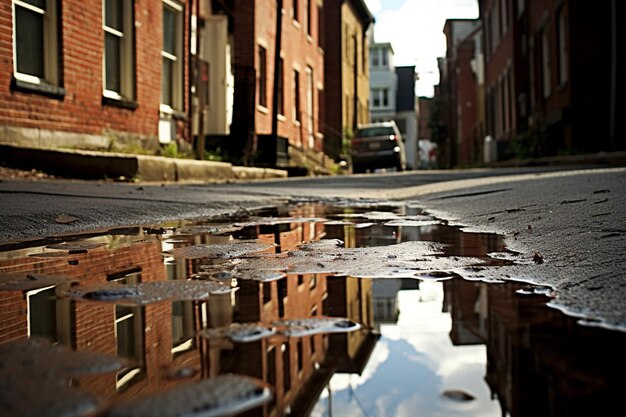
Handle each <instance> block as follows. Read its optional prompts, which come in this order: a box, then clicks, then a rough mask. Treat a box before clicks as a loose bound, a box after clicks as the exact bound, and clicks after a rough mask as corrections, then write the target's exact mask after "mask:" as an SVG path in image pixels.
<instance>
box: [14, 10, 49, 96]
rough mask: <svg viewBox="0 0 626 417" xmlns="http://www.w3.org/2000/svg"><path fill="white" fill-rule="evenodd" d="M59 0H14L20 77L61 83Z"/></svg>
mask: <svg viewBox="0 0 626 417" xmlns="http://www.w3.org/2000/svg"><path fill="white" fill-rule="evenodd" d="M56 10H57V2H56V0H13V15H14V21H13V24H14V31H13V33H14V38H13V39H14V41H13V42H14V44H13V51H14V54H15V56H14V60H13V62H14V71H15V78H16V79H17V80H21V81H25V82H28V83H33V84H51V85H58V84H59V74H58V67H59V63H58V55H57V50H58V35H57V13H56Z"/></svg>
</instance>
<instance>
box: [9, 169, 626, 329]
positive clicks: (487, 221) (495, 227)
mask: <svg viewBox="0 0 626 417" xmlns="http://www.w3.org/2000/svg"><path fill="white" fill-rule="evenodd" d="M346 199H350V200H356V201H360V202H368V201H380V200H395V201H398V202H404V203H406V204H409V205H411V206H412V207H419V208H421V209H423V210H425V211H426V212H428V213H432V214H434V215H436V216H437V217H438V218H441V219H444V220H447V221H448V222H449V223H450V224H457V225H462V226H464V227H465V229H466V230H468V231H481V232H496V233H499V234H502V235H503V236H504V237H505V243H506V245H507V247H508V248H509V249H511V250H513V251H516V252H519V253H520V259H522V261H521V262H519V263H518V264H516V265H510V266H505V267H499V268H493V269H489V270H487V271H486V275H487V276H488V278H498V279H511V280H521V281H528V282H532V283H535V284H539V285H546V286H549V287H552V288H553V289H554V291H553V297H554V298H553V301H552V302H551V305H553V306H554V307H555V308H558V309H561V310H564V311H566V312H568V313H569V314H572V315H577V316H584V317H585V323H586V324H591V325H598V326H603V327H609V328H613V329H618V330H621V331H624V330H626V301H625V300H626V272H625V271H626V211H625V210H624V207H626V168H598V169H590V168H589V167H569V168H567V169H564V168H562V167H561V168H558V169H556V168H533V169H512V168H511V169H502V170H465V171H416V172H406V173H376V174H366V175H354V176H338V177H324V178H294V179H287V180H271V181H259V182H250V183H228V184H127V183H111V182H79V181H62V180H54V181H20V180H3V181H1V182H0V247H1V248H3V250H8V249H14V248H18V247H20V246H21V245H27V244H28V243H26V242H28V241H32V240H45V239H46V238H48V237H51V236H58V235H64V234H75V233H88V232H92V231H100V230H106V229H108V228H113V227H123V226H133V225H158V224H159V223H161V222H165V221H169V220H175V219H198V218H206V217H214V216H219V215H228V214H231V213H234V212H236V211H240V210H252V209H258V208H263V207H271V206H276V205H281V204H286V203H288V202H293V201H296V202H298V201H300V202H315V201H320V200H321V201H330V202H334V203H336V202H341V201H343V200H346Z"/></svg>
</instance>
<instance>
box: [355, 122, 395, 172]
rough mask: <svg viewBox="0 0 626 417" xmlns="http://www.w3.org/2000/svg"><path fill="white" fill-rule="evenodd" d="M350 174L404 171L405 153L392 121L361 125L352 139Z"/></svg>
mask: <svg viewBox="0 0 626 417" xmlns="http://www.w3.org/2000/svg"><path fill="white" fill-rule="evenodd" d="M351 156H352V172H354V173H358V172H366V171H367V170H370V171H372V172H373V171H374V170H376V169H379V168H395V169H396V170H397V171H404V170H405V169H406V151H405V147H404V140H403V139H402V135H401V134H400V130H399V129H398V126H397V125H396V123H395V122H394V121H391V122H379V123H370V124H366V125H361V126H359V128H358V129H357V131H356V133H355V135H354V137H353V138H352V148H351Z"/></svg>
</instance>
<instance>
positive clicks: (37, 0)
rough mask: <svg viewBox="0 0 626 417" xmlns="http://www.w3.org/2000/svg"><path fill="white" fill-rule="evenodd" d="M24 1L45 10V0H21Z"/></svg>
mask: <svg viewBox="0 0 626 417" xmlns="http://www.w3.org/2000/svg"><path fill="white" fill-rule="evenodd" d="M22 1H23V2H24V3H28V4H32V5H33V6H35V7H39V8H40V9H43V10H46V0H22Z"/></svg>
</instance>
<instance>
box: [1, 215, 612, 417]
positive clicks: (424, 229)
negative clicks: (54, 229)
mask: <svg viewBox="0 0 626 417" xmlns="http://www.w3.org/2000/svg"><path fill="white" fill-rule="evenodd" d="M255 214H258V215H263V216H266V217H257V216H252V213H249V216H248V217H247V218H246V216H244V215H243V214H241V215H238V216H237V217H233V218H225V219H221V220H219V221H217V220H215V221H207V222H199V223H191V222H188V223H184V224H182V227H180V226H181V225H169V226H166V225H163V227H159V228H139V227H137V228H129V229H120V230H115V231H111V234H109V235H103V234H102V235H98V234H97V233H95V234H94V235H91V236H86V235H84V236H74V237H67V239H65V240H66V243H60V244H59V242H60V241H61V240H60V239H61V238H51V239H49V241H46V242H31V243H25V244H23V245H16V246H14V247H4V248H0V292H1V293H0V298H2V300H0V301H2V303H0V308H3V309H4V310H3V312H2V319H3V322H2V324H3V325H4V327H3V326H2V325H0V347H1V346H4V347H5V348H9V347H11V345H9V344H8V343H12V342H13V341H14V340H19V339H24V338H26V337H28V336H40V337H45V338H47V339H49V340H50V341H52V342H55V343H57V342H58V343H61V344H64V345H66V346H67V347H71V348H72V349H74V350H75V351H76V352H74V353H78V352H92V351H93V352H100V353H109V354H111V353H113V354H115V355H117V356H118V357H120V358H125V360H128V361H129V362H126V361H125V362H124V363H127V364H129V365H128V366H127V367H126V368H125V369H123V370H121V371H116V372H114V373H111V375H108V374H106V373H104V374H101V375H93V376H92V375H90V376H88V377H81V379H80V380H77V383H76V384H74V385H72V386H71V387H70V386H67V385H65V386H66V387H69V388H72V390H71V392H72V393H74V394H76V393H80V392H82V391H78V390H79V389H80V390H83V391H84V392H85V393H90V394H94V395H95V396H97V397H98V399H99V400H101V403H102V404H103V406H104V407H109V406H111V405H113V404H119V403H123V402H125V401H127V400H130V399H131V398H134V397H135V396H136V395H137V394H139V393H141V394H145V395H146V396H147V398H150V396H154V398H162V393H163V392H165V391H166V390H169V389H174V393H175V394H172V395H174V397H175V398H179V397H178V395H179V394H180V392H179V391H177V390H178V389H179V388H178V387H179V385H183V384H184V383H185V382H198V383H200V382H201V381H204V380H205V379H209V380H211V379H212V378H216V377H218V376H220V375H225V374H230V373H234V374H241V375H245V376H249V377H254V378H259V382H262V383H263V384H264V385H263V386H265V384H267V385H268V386H270V387H271V388H272V392H273V394H274V398H273V399H272V400H271V402H269V403H267V404H265V405H263V406H262V407H257V408H256V411H257V412H258V413H256V414H255V413H253V412H252V411H251V412H249V413H248V414H246V415H259V413H261V414H262V415H271V416H276V417H279V416H284V415H287V414H289V413H290V415H291V416H293V417H304V416H306V415H308V411H309V410H311V409H313V414H312V415H313V416H315V417H325V416H330V415H335V416H349V417H350V416H413V415H425V416H438V415H440V416H455V415H460V414H465V415H472V416H487V415H494V416H495V415H500V408H502V410H505V411H504V412H505V413H510V414H511V415H532V416H534V415H540V414H546V412H547V411H550V412H551V411H552V410H553V408H554V407H555V404H557V405H558V407H559V412H558V413H553V414H552V415H563V416H568V417H569V416H571V415H608V413H603V412H601V411H602V410H603V409H607V410H608V409H609V408H610V406H612V405H614V403H615V402H617V401H618V400H619V399H620V396H619V394H618V388H620V387H621V385H622V384H621V381H622V379H623V378H622V375H621V373H620V372H618V370H619V369H621V368H619V366H615V363H616V362H617V361H618V359H619V358H621V357H622V353H621V350H623V346H624V333H617V332H607V331H603V330H599V329H592V328H589V327H584V326H578V325H577V324H576V319H572V318H568V317H565V316H563V315H562V314H560V312H558V311H557V310H554V309H548V308H546V306H545V303H546V301H547V300H548V299H549V297H546V295H548V296H550V289H547V288H537V287H533V286H530V285H528V284H520V283H517V284H512V283H507V284H504V283H501V284H493V282H494V281H495V279H496V278H499V277H500V274H501V271H502V269H499V268H503V267H506V266H510V265H519V266H524V265H526V264H527V263H534V261H533V260H532V259H521V257H520V254H517V253H513V252H508V251H506V249H505V247H504V245H503V243H502V238H501V237H499V236H496V235H492V234H484V233H464V232H462V231H461V230H460V229H459V228H458V227H453V226H448V225H446V224H445V223H444V222H440V221H438V220H436V219H433V218H428V217H426V216H424V215H423V213H421V212H419V210H417V209H413V208H411V207H408V208H407V207H400V206H393V207H382V206H376V207H375V208H372V207H358V206H355V207H352V208H351V207H347V206H346V207H325V206H311V205H308V206H298V207H287V206H286V207H281V208H275V209H267V210H265V211H263V212H259V213H255ZM281 216H285V217H281ZM294 216H296V217H298V218H299V220H301V221H296V220H295V217H294ZM322 219H330V220H329V221H325V220H322ZM390 221H394V222H396V223H392V224H395V225H394V226H390V225H389V223H388V222H390ZM398 221H399V222H400V223H397V222H398ZM360 226H366V227H360ZM216 233H218V234H217V235H216ZM320 239H323V240H320ZM259 250H260V252H259ZM487 254H489V255H487ZM33 255H36V257H35V256H33ZM48 255H53V256H48ZM338 271H343V272H344V273H345V275H347V276H341V274H339V275H340V276H333V275H334V273H336V272H338ZM488 272H489V273H491V275H488ZM357 276H365V277H372V276H376V277H379V278H378V279H369V278H366V279H360V278H356V277H357ZM399 276H402V277H406V276H410V277H412V279H404V280H401V279H398V277H399ZM459 276H462V277H464V278H465V279H461V278H460V277H459ZM380 277H393V278H387V279H380ZM418 278H419V279H421V280H420V281H418ZM438 280H441V281H438ZM498 281H499V282H502V280H500V279H498ZM487 282H489V283H487ZM111 286H114V287H115V288H114V290H113V291H110V288H111ZM223 286H225V287H226V288H225V289H226V290H227V293H226V294H221V292H222V291H214V290H215V289H216V288H217V289H219V288H221V287H223ZM205 287H209V288H205ZM120 288H121V290H118V289H120ZM212 288H213V290H212ZM148 290H149V291H148ZM183 290H185V291H183ZM198 291H200V292H202V293H201V294H200V293H198ZM142 292H145V293H147V294H143V293H142ZM139 293H142V297H138V295H139ZM81 294H82V295H83V296H84V295H85V294H89V296H87V297H81ZM207 294H210V296H207ZM68 295H73V296H71V297H69V298H68V297H67V296H68ZM148 295H149V296H151V297H148V298H146V296H148ZM83 298H87V299H88V300H87V301H85V300H84V299H83ZM198 298H200V300H198ZM190 300H193V301H190ZM94 301H98V302H94ZM102 301H107V302H109V304H106V303H103V302H102ZM111 302H114V303H116V305H113V304H110V303H111ZM329 317H333V320H335V319H338V320H339V321H338V322H337V323H338V324H336V325H334V326H329V322H328V318H329ZM5 323H7V324H8V325H5ZM330 324H332V322H331V323H330ZM346 324H348V325H347V326H346ZM352 324H355V326H352ZM359 328H360V329H359ZM296 330H297V331H298V332H299V333H293V331H296ZM198 332H200V335H201V336H204V337H200V336H199V335H198ZM348 332H349V333H348ZM379 333H380V334H379ZM3 343H7V345H3ZM0 350H1V349H0ZM487 358H488V366H487ZM1 359H5V360H8V359H11V360H13V359H14V357H13V356H12V355H9V354H5V355H4V358H3V356H2V355H0V362H2V360H1ZM67 362H71V363H73V361H67ZM42 368H44V369H43V370H46V369H48V367H47V366H42ZM2 369H4V370H5V373H4V375H0V382H2V383H4V384H5V385H6V384H8V385H9V388H13V389H14V391H10V390H9V389H4V390H3V389H0V404H13V405H15V404H16V403H17V404H18V405H20V406H22V409H24V413H22V415H35V414H37V415H44V414H38V413H36V412H35V411H36V410H39V409H42V410H46V409H49V406H48V402H45V401H41V399H42V398H43V399H49V400H50V401H49V402H50V403H52V404H55V405H57V406H58V405H59V401H58V400H57V398H59V397H60V396H59V395H57V393H56V391H48V392H47V394H48V396H47V397H46V396H45V395H42V394H44V391H45V388H46V386H45V385H44V384H39V385H38V386H37V390H38V394H39V395H38V396H37V398H39V399H40V401H39V402H38V403H37V404H33V402H34V399H31V401H29V402H23V401H20V400H19V398H21V397H20V395H14V394H13V393H14V392H15V389H16V388H18V389H20V390H22V391H23V392H25V393H30V392H31V391H32V390H31V385H32V384H31V381H32V377H33V371H32V370H29V369H26V370H23V372H22V374H21V375H19V374H18V373H16V372H14V371H13V368H11V369H9V368H8V367H6V366H5V367H3V366H2V363H0V374H2ZM7 370H8V371H7ZM39 374H42V372H39ZM555 376H556V377H555ZM8 377H10V378H11V379H9V378H8ZM3 378H4V380H3ZM16 378H17V379H16ZM19 378H21V379H19ZM328 380H330V384H327V382H328ZM19 381H22V383H21V384H16V383H15V382H19ZM486 381H487V382H488V384H489V385H487V382H486ZM528 381H532V383H531V384H529V383H528ZM616 381H618V382H616ZM36 382H37V381H36ZM62 382H63V381H61V383H62ZM1 385H2V384H0V387H1ZM203 385H204V384H203ZM209 385H211V384H209ZM221 385H222V383H221V382H220V386H221ZM327 385H328V386H329V387H328V386H327ZM103 387H105V388H103ZM190 387H191V388H192V390H193V389H195V388H193V387H194V385H193V384H192V385H190ZM222 388H223V387H222ZM182 389H183V391H182V394H183V395H187V394H186V393H187V392H188V391H186V388H182ZM211 389H212V388H211ZM490 389H491V390H492V391H493V398H494V400H492V399H491V398H492V394H491V391H490ZM22 391H20V392H22ZM168 392H169V391H168ZM3 393H4V394H3ZM177 393H178V394H177ZM235 393H237V392H236V390H235ZM329 393H330V394H329ZM444 393H446V394H447V395H446V396H444V395H442V394H444ZM464 393H465V394H466V395H470V396H471V397H474V399H473V400H470V401H461V400H454V399H452V398H454V397H457V398H458V397H462V396H463V394H464ZM2 395H4V397H2ZM24 395H26V394H24ZM218 397H219V398H220V399H223V398H222V397H221V394H220V395H218ZM318 397H319V399H318ZM16 398H18V400H16ZM63 398H64V399H66V403H67V404H68V405H69V406H72V405H75V404H76V400H73V399H72V398H70V397H69V396H63ZM90 398H92V397H91V396H90V397H88V399H90ZM180 398H182V397H180ZM495 398H498V399H499V400H500V401H501V403H502V404H501V406H500V404H499V403H498V402H497V400H495ZM3 399H6V400H5V401H4V402H3ZM209 399H210V398H209ZM262 400H263V401H267V400H268V398H267V397H266V396H262ZM611 400H612V401H611ZM234 403H235V405H236V404H239V399H235V401H234ZM78 404H80V403H79V402H78ZM146 404H152V402H151V400H147V402H146ZM179 404H180V405H185V406H191V405H193V404H190V403H188V402H186V401H184V400H181V401H180V402H179ZM255 404H256V403H255ZM36 406H38V408H37V407H36ZM528 407H531V408H532V409H531V410H530V411H528ZM590 410H593V412H590ZM331 411H332V413H331ZM0 414H2V412H1V411H0ZM227 414H232V413H231V412H230V410H228V413H227ZM9 415H16V413H11V412H10V411H9ZM48 415H50V414H48ZM52 415H58V413H56V414H55V413H52ZM149 415H154V414H149Z"/></svg>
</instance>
